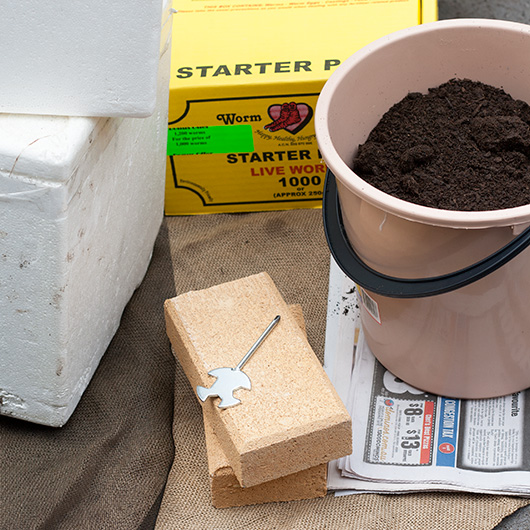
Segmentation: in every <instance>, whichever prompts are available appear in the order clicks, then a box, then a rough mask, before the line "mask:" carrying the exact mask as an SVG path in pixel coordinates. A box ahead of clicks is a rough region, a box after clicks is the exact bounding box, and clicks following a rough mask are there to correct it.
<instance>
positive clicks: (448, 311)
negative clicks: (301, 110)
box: [315, 19, 530, 398]
mask: <svg viewBox="0 0 530 530" xmlns="http://www.w3.org/2000/svg"><path fill="white" fill-rule="evenodd" d="M528 50H530V26H527V25H525V24H519V23H514V22H505V21H497V20H480V19H459V20H447V21H441V22H433V23H429V24H424V25H421V26H415V27H412V28H408V29H405V30H401V31H398V32H396V33H393V34H390V35H388V36H386V37H383V38H381V39H378V40H377V41H374V42H373V43H371V44H370V45H368V46H366V47H364V48H363V49H361V50H359V51H358V52H357V53H355V54H354V55H352V56H351V57H350V58H349V59H347V60H346V61H345V62H344V63H343V64H341V65H340V66H339V67H338V68H337V70H336V71H335V72H334V73H333V74H332V75H331V77H330V79H329V80H328V82H327V83H326V85H325V86H324V88H323V90H322V92H321V95H320V97H319V100H318V104H317V109H316V113H315V128H316V135H317V141H318V144H319V148H320V151H321V153H322V156H323V158H324V161H325V162H326V164H327V166H328V169H329V175H328V178H327V182H326V188H325V197H324V224H325V228H326V234H327V237H328V243H329V246H330V249H331V252H332V254H333V255H334V256H335V259H336V260H337V262H338V264H339V265H340V266H341V268H342V269H343V270H344V271H345V272H346V274H348V276H350V277H351V278H352V279H353V280H355V281H356V282H357V284H358V285H359V289H360V292H361V299H362V304H361V306H362V307H361V320H362V326H363V331H364V334H365V338H366V340H367V343H368V345H369V347H370V349H371V350H372V352H373V353H374V355H375V356H376V358H377V359H378V360H379V361H380V362H381V363H382V364H383V365H384V366H385V367H386V368H387V369H388V370H390V371H391V372H392V373H394V374H395V375H396V376H397V377H399V378H401V379H403V380H404V381H406V382H407V383H409V384H411V385H413V386H415V387H417V388H420V389H422V390H425V391H427V392H432V393H435V394H440V395H445V396H450V397H457V398H486V397H495V396H501V395H506V394H510V393H513V392H517V391H520V390H522V389H525V388H527V387H529V386H530V303H528V301H529V298H530V250H527V246H528V245H529V244H530V230H528V231H526V229H527V227H528V226H529V225H530V205H525V206H519V207H515V208H509V209H503V210H489V211H472V212H471V211H449V210H441V209H435V208H429V207H425V206H420V205H417V204H413V203H410V202H407V201H404V200H401V199H398V198H396V197H393V196H390V195H388V194H386V193H384V192H382V191H380V190H378V189H376V188H375V187H373V186H371V185H370V184H368V183H367V182H366V181H364V180H363V179H361V178H360V177H359V176H358V175H356V174H355V173H354V172H353V171H352V169H351V167H350V166H351V163H352V161H353V158H354V155H355V152H356V150H357V147H358V146H359V144H362V143H363V142H364V141H365V140H366V138H367V137H368V134H369V133H370V131H371V130H372V129H373V128H374V127H375V126H376V125H377V123H378V122H379V120H380V119H381V117H382V115H383V114H384V113H385V112H386V111H387V110H388V109H389V108H390V107H391V106H392V105H393V104H395V103H397V102H398V101H400V100H401V99H403V97H405V96H406V95H407V94H408V93H409V92H424V93H425V92H426V91H427V90H428V89H429V88H432V87H435V86H438V85H440V84H442V83H444V82H446V81H448V80H449V79H452V78H467V79H471V80H474V81H481V82H483V83H486V84H490V85H493V86H496V87H500V88H503V89H504V90H505V91H506V92H507V93H509V94H510V95H511V96H512V97H513V98H515V99H521V100H524V101H527V102H530V54H529V53H528ZM499 178H502V175H499Z"/></svg>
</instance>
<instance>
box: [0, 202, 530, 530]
mask: <svg viewBox="0 0 530 530" xmlns="http://www.w3.org/2000/svg"><path fill="white" fill-rule="evenodd" d="M170 248H171V251H170ZM328 264H329V253H328V250H327V247H326V243H325V241H324V236H323V233H322V228H321V212H320V211H318V210H316V211H308V210H305V211H291V212H275V213H259V214H248V215H247V214H245V215H212V216H204V217H183V218H179V217H175V218H168V219H166V221H165V224H164V226H163V227H162V230H161V231H160V234H159V237H158V240H157V242H156V246H155V249H154V254H153V260H152V263H151V266H150V268H149V270H148V273H147V276H146V278H145V280H144V282H143V283H142V285H141V286H140V287H139V289H138V290H137V291H136V292H135V293H134V295H133V297H132V299H131V301H130V303H129V305H128V306H127V308H126V310H125V312H124V315H123V319H122V323H121V326H120V329H119V330H118V332H117V334H116V336H115V337H114V340H113V341H112V343H111V345H110V347H109V349H108V351H107V353H106V354H105V356H104V357H103V360H102V362H101V364H100V366H99V368H98V370H97V372H96V374H95V376H94V378H93V380H92V382H91V383H90V385H89V387H88V389H87V390H86V392H85V394H84V396H83V398H82V399H81V402H80V404H79V406H78V407H77V410H76V411H75V413H74V415H73V416H72V418H71V419H70V421H69V422H68V423H67V425H66V426H65V427H63V428H61V429H53V428H47V427H42V426H38V425H34V424H30V423H26V422H22V421H18V420H14V419H11V418H8V417H4V416H0V529H2V530H14V529H16V530H26V529H42V530H47V529H53V530H55V529H61V530H62V529H67V530H71V529H97V530H105V529H108V530H121V529H124V530H132V529H139V530H147V529H152V528H154V527H155V523H156V527H157V529H158V530H163V529H171V530H177V529H178V530H185V529H194V530H195V529H201V530H202V529H204V530H234V529H235V528H241V527H245V528H249V529H253V528H255V529H258V528H259V529H260V530H265V529H267V530H269V529H280V528H281V529H282V530H285V529H289V530H290V529H304V530H307V529H311V530H313V529H319V528H322V529H323V528H326V529H328V530H332V529H341V530H343V529H344V528H351V529H360V528H362V529H363V530H370V529H376V528H377V529H378V530H381V529H395V530H403V529H404V530H407V529H415V530H425V529H434V530H436V529H438V528H440V529H442V528H443V529H444V530H446V529H455V530H456V529H458V530H462V529H464V530H465V529H481V530H483V529H491V528H493V527H494V526H495V525H496V524H497V523H498V522H499V521H500V520H501V519H502V518H503V517H505V516H506V515H508V514H510V513H512V512H513V511H515V510H516V509H517V508H518V507H520V506H523V505H525V504H527V502H528V501H526V500H524V499H519V498H511V497H505V496H500V497H494V496H479V495H465V494H462V495H457V494H425V495H404V496H378V495H359V496H355V497H344V498H335V497H333V496H332V495H328V496H327V497H325V498H323V499H318V500H313V501H299V502H291V503H279V504H269V505H262V506H249V507H244V508H229V509H223V510H217V509H214V508H212V507H211V505H210V492H209V479H208V469H207V465H206V452H205V445H204V437H203V436H204V433H203V427H202V414H201V410H200V408H199V404H198V402H197V400H196V398H195V397H194V394H193V392H192V389H191V388H190V386H189V384H188V382H187V380H186V379H185V377H184V375H183V373H182V371H181V369H180V366H178V364H176V363H175V362H174V360H173V357H172V354H171V349H170V346H169V340H168V339H167V336H166V334H165V324H164V316H163V302H164V300H165V299H167V298H171V297H173V296H175V295H176V294H180V293H183V292H186V291H189V290H191V289H201V288H205V287H209V286H211V285H215V284H219V283H222V282H225V281H228V280H232V279H237V278H240V277H243V276H247V275H249V274H253V273H256V272H260V271H263V270H265V271H267V272H269V274H270V275H271V277H272V278H273V280H274V281H275V283H276V285H277V286H278V288H279V289H280V291H281V292H282V295H283V296H284V298H285V300H286V301H287V302H288V303H300V304H301V305H302V307H303V311H304V316H305V319H306V326H307V333H308V338H309V341H310V342H311V344H312V346H313V348H314V350H315V351H316V352H317V354H318V355H319V356H320V358H322V353H323V348H324V329H325V319H326V304H327V282H328ZM79 303H82V300H80V301H79ZM38 354H39V353H38V351H36V352H35V355H36V356H38ZM173 396H175V401H174V405H173ZM173 410H174V419H173ZM172 420H173V439H174V440H175V448H174V447H173V439H172V436H171V434H172V433H171V429H172ZM170 470H171V471H170ZM169 471H170V476H169V478H168V472H169ZM166 479H168V480H167V484H166ZM164 488H165V490H164ZM162 495H163V500H162V505H161V506H160V501H161V499H162ZM157 517H158V519H157Z"/></svg>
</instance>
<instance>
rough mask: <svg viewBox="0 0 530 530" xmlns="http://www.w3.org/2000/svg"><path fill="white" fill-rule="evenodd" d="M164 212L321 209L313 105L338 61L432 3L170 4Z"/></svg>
mask: <svg viewBox="0 0 530 530" xmlns="http://www.w3.org/2000/svg"><path fill="white" fill-rule="evenodd" d="M174 8H175V9H176V10H177V13H176V14H175V15H174V18H173V36H172V37H173V45H172V46H173V48H172V68H171V70H172V71H171V82H170V101H169V130H168V151H167V154H168V162H167V175H166V214H167V215H178V214H202V213H216V212H249V211H257V210H283V209H291V208H318V207H320V206H321V197H322V187H323V183H324V176H325V167H324V164H323V162H322V160H321V157H320V153H319V151H318V147H317V143H316V139H315V131H314V126H313V112H314V109H315V105H316V102H317V98H318V94H319V92H320V90H321V88H322V86H323V85H324V83H325V81H326V80H327V78H328V77H329V76H330V74H331V73H332V71H333V70H334V68H336V66H337V65H338V64H340V63H341V61H343V60H344V59H346V58H347V57H349V56H350V55H351V54H352V53H354V52H355V51H356V50H357V49H359V48H361V47H362V46H364V45H366V44H368V43H369V42H371V41H373V40H374V39H376V38H378V37H381V36H383V35H385V34H388V33H390V32H392V31H396V30H398V29H401V28H404V27H408V26H413V25H416V24H420V23H423V22H430V21H433V20H436V16H437V6H436V0H373V1H370V0H315V1H309V0H306V1H304V0H299V1H293V2H290V1H280V0H268V1H259V0H258V1H256V0H230V1H228V0H224V1H219V0H175V1H174Z"/></svg>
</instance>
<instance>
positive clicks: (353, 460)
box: [324, 260, 530, 496]
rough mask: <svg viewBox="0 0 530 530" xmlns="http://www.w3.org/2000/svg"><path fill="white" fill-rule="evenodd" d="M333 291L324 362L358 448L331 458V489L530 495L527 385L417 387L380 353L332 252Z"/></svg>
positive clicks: (342, 490)
mask: <svg viewBox="0 0 530 530" xmlns="http://www.w3.org/2000/svg"><path fill="white" fill-rule="evenodd" d="M329 292H330V297H329V303H328V324H327V329H326V351H325V363H324V364H325V368H326V371H327V373H328V375H329V376H330V378H331V380H332V381H333V383H334V384H335V386H336V388H337V391H338V392H339V395H340V396H341V398H342V399H343V401H344V403H345V405H346V407H347V408H348V410H349V412H350V414H351V416H352V428H353V447H354V450H353V453H352V455H350V456H348V457H344V458H341V459H339V460H337V461H334V462H332V463H330V466H329V477H328V488H329V489H331V490H337V491H340V494H345V493H354V492H366V491H372V492H374V491H378V492H386V493H403V492H410V491H418V490H423V491H425V490H459V491H474V492H484V493H502V494H514V495H524V496H527V495H530V436H529V435H530V402H529V405H528V406H525V404H526V401H527V399H528V398H529V393H528V391H524V392H517V393H514V394H511V395H509V396H504V397H499V398H494V399H483V400H460V399H450V398H445V397H442V396H435V395H433V394H428V393H425V392H422V391H420V390H417V389H416V388H413V387H411V386H410V385H408V384H406V383H405V382H403V381H401V380H400V379H398V378H396V377H395V376H394V375H393V374H392V373H390V372H389V371H388V370H386V369H385V368H384V367H383V366H382V365H381V364H380V363H379V362H378V361H377V360H376V359H375V357H374V356H373V354H372V352H371V351H370V349H369V348H368V346H367V344H366V343H365V341H364V338H363V334H362V331H361V330H360V316H359V306H358V303H357V301H356V290H355V286H354V285H353V283H352V282H351V280H349V279H347V278H345V277H344V275H343V273H342V272H341V271H340V270H339V269H338V267H337V266H336V264H335V263H334V261H333V260H332V262H331V267H330V291H329Z"/></svg>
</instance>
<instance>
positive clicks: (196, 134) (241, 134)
mask: <svg viewBox="0 0 530 530" xmlns="http://www.w3.org/2000/svg"><path fill="white" fill-rule="evenodd" d="M252 151H254V139H253V137H252V126H251V125H212V126H210V127H177V128H174V129H168V137H167V154H168V156H172V155H204V154H214V153H234V152H237V153H249V152H252Z"/></svg>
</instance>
